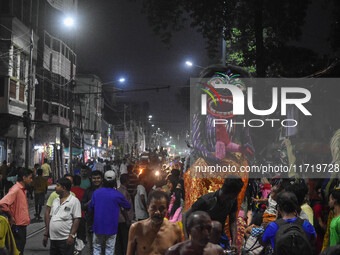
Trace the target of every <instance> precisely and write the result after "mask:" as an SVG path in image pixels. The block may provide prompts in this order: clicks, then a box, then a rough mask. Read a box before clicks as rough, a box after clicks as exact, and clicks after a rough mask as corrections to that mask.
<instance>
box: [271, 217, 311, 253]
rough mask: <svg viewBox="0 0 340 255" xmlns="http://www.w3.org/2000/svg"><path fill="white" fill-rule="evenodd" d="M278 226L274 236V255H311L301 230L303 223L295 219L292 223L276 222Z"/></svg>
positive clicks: (303, 232)
mask: <svg viewBox="0 0 340 255" xmlns="http://www.w3.org/2000/svg"><path fill="white" fill-rule="evenodd" d="M275 223H276V224H277V225H278V226H279V229H278V231H277V232H276V235H275V246H274V254H276V255H287V254H289V255H311V254H313V248H312V245H311V243H310V241H309V239H308V236H307V234H306V232H305V230H304V229H303V227H302V225H303V223H304V221H303V220H302V219H300V218H297V219H296V220H295V221H294V222H287V221H285V220H284V219H279V220H276V221H275Z"/></svg>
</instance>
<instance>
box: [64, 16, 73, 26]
mask: <svg viewBox="0 0 340 255" xmlns="http://www.w3.org/2000/svg"><path fill="white" fill-rule="evenodd" d="M63 23H64V25H65V26H66V27H74V24H75V22H74V19H73V18H72V17H66V18H65V19H64V21H63Z"/></svg>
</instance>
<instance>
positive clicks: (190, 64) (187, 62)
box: [185, 61, 193, 66]
mask: <svg viewBox="0 0 340 255" xmlns="http://www.w3.org/2000/svg"><path fill="white" fill-rule="evenodd" d="M185 64H186V65H187V66H192V65H193V64H192V62H191V61H185Z"/></svg>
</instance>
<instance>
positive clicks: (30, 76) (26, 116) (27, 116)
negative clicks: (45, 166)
mask: <svg viewBox="0 0 340 255" xmlns="http://www.w3.org/2000/svg"><path fill="white" fill-rule="evenodd" d="M33 35H34V32H33V28H31V45H30V59H29V66H28V86H27V112H26V113H24V126H25V127H26V144H25V145H26V148H25V167H26V168H28V166H29V161H30V151H31V148H30V133H31V94H32V84H33V50H34V38H33Z"/></svg>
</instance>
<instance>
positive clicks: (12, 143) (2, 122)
mask: <svg viewBox="0 0 340 255" xmlns="http://www.w3.org/2000/svg"><path fill="white" fill-rule="evenodd" d="M37 13H38V1H26V0H16V1H13V0H1V2H0V160H1V161H2V160H4V159H7V161H9V162H12V161H16V163H17V165H18V166H22V165H23V164H24V160H25V144H26V141H25V138H26V129H25V127H24V122H23V114H24V113H25V112H26V113H27V102H28V93H27V92H28V89H29V84H31V85H32V86H31V87H30V89H31V91H32V93H31V95H32V97H31V110H30V114H31V117H32V118H33V119H34V117H35V108H34V101H35V100H34V91H35V85H36V80H35V72H36V61H37V42H38V35H37V24H38V15H37ZM31 49H32V51H31ZM30 57H32V60H33V64H32V69H31V70H32V72H31V73H30V71H29V62H30ZM30 79H31V80H30ZM33 137H34V125H33V126H32V130H31V132H30V139H31V140H32V139H33ZM31 164H32V162H30V165H31Z"/></svg>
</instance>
